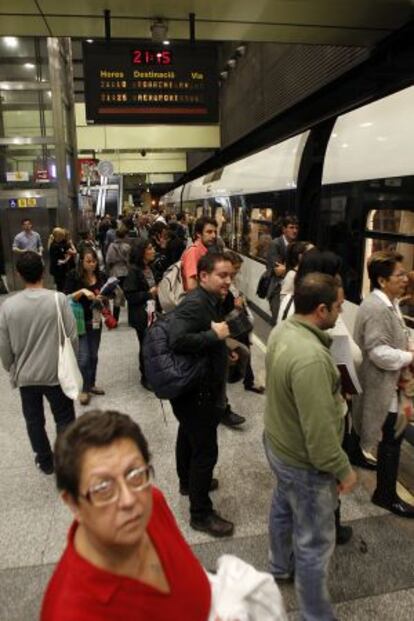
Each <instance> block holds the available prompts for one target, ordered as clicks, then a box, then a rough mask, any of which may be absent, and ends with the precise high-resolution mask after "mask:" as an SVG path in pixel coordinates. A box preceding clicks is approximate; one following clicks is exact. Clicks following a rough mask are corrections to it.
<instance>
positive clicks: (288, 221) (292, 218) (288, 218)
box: [282, 216, 299, 229]
mask: <svg viewBox="0 0 414 621" xmlns="http://www.w3.org/2000/svg"><path fill="white" fill-rule="evenodd" d="M289 224H294V225H295V226H299V221H298V219H297V217H296V216H285V217H284V218H282V228H284V229H285V228H286V227H287V226H289Z"/></svg>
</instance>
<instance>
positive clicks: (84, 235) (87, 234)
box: [79, 231, 90, 241]
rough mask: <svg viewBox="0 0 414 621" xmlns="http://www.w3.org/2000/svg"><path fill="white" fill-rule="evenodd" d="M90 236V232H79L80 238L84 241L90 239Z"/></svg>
mask: <svg viewBox="0 0 414 621" xmlns="http://www.w3.org/2000/svg"><path fill="white" fill-rule="evenodd" d="M89 235H90V231H79V237H80V238H81V239H82V240H83V241H86V240H87V239H88V236H89Z"/></svg>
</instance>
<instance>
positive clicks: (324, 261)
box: [295, 248, 342, 284]
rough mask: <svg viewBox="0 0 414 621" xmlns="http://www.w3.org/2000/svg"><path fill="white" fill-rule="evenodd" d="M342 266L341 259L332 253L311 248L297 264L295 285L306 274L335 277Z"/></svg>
mask: <svg viewBox="0 0 414 621" xmlns="http://www.w3.org/2000/svg"><path fill="white" fill-rule="evenodd" d="M341 265H342V260H341V257H339V256H338V255H337V254H335V253H334V252H330V251H324V252H321V251H320V250H318V249H317V248H311V249H310V250H308V251H307V252H305V254H304V255H303V257H302V261H301V262H300V264H299V268H298V272H297V274H296V278H295V284H296V282H298V281H299V280H301V278H303V277H304V276H306V274H311V273H313V272H320V273H321V274H329V276H335V275H336V274H338V273H339V271H340V269H341Z"/></svg>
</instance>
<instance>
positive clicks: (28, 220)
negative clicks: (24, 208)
mask: <svg viewBox="0 0 414 621" xmlns="http://www.w3.org/2000/svg"><path fill="white" fill-rule="evenodd" d="M25 222H30V224H32V221H31V220H30V218H23V220H22V221H21V222H20V224H24V223H25Z"/></svg>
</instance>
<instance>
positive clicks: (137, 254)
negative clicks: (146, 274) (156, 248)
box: [129, 239, 152, 269]
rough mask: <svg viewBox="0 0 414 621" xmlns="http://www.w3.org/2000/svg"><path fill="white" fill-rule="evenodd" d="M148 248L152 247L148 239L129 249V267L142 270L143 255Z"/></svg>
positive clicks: (141, 240)
mask: <svg viewBox="0 0 414 621" xmlns="http://www.w3.org/2000/svg"><path fill="white" fill-rule="evenodd" d="M148 246H152V241H151V240H150V239H140V240H138V241H137V242H136V243H135V244H134V245H133V246H132V248H131V254H130V255H129V262H130V264H131V265H135V266H136V267H140V268H141V269H144V267H145V264H144V254H145V251H146V249H147V248H148Z"/></svg>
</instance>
